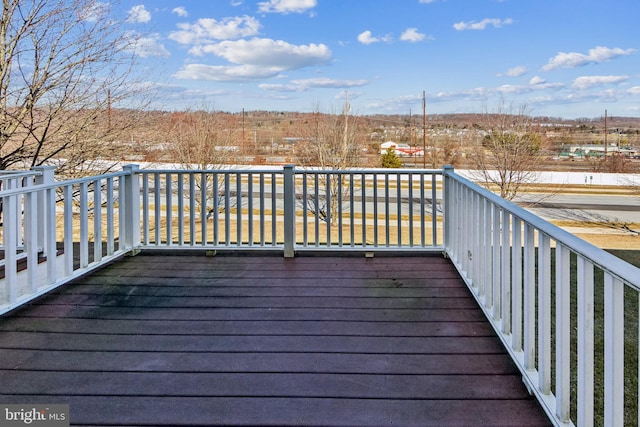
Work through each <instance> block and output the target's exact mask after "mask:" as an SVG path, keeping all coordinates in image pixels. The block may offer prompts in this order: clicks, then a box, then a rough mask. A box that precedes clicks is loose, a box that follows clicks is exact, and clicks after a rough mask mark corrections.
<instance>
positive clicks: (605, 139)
mask: <svg viewBox="0 0 640 427" xmlns="http://www.w3.org/2000/svg"><path fill="white" fill-rule="evenodd" d="M607 133H608V131H607V110H604V159H605V160H607V145H608V141H607Z"/></svg>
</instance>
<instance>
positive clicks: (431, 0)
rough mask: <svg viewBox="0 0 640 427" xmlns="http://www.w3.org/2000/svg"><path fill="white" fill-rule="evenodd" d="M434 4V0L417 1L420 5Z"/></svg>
mask: <svg viewBox="0 0 640 427" xmlns="http://www.w3.org/2000/svg"><path fill="white" fill-rule="evenodd" d="M435 2H436V0H420V1H419V3H422V4H429V3H435Z"/></svg>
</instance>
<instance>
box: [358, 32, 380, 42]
mask: <svg viewBox="0 0 640 427" xmlns="http://www.w3.org/2000/svg"><path fill="white" fill-rule="evenodd" d="M358 41H359V42H360V43H362V44H372V43H378V42H379V41H380V40H379V39H377V38H375V37H372V36H371V31H369V30H367V31H363V32H362V33H360V34H358Z"/></svg>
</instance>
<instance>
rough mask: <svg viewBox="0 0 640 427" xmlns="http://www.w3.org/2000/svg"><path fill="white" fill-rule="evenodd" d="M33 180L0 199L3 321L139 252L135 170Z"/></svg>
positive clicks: (49, 174) (48, 172) (47, 172)
mask: <svg viewBox="0 0 640 427" xmlns="http://www.w3.org/2000/svg"><path fill="white" fill-rule="evenodd" d="M36 172H38V173H37V174H36V175H35V176H36V177H37V179H38V181H36V183H33V185H25V186H17V187H14V188H10V189H6V190H3V191H1V192H0V199H1V200H2V224H1V226H0V234H1V239H2V245H3V246H2V255H3V265H2V266H1V271H2V276H1V278H0V314H2V313H6V312H8V311H10V310H13V309H14V308H16V307H19V306H20V305H22V304H25V303H27V302H29V301H31V300H33V299H34V298H36V297H38V296H40V295H42V294H44V293H46V292H48V291H50V290H51V289H54V288H55V287H57V286H60V285H61V284H63V283H66V282H68V281H69V280H72V279H74V278H76V277H79V276H80V275H82V274H86V273H87V272H89V271H91V270H93V269H95V268H98V267H100V266H102V265H103V264H105V263H106V262H109V261H111V260H112V259H114V258H115V257H118V256H121V255H123V254H125V253H127V252H128V251H130V250H132V249H134V248H135V247H136V246H137V245H138V243H137V242H138V241H139V239H136V238H135V235H134V232H133V230H134V229H136V230H137V229H138V227H133V226H132V224H134V223H135V221H136V218H137V217H136V215H135V214H136V213H137V212H138V209H137V206H138V205H137V204H135V205H134V204H133V200H136V198H135V197H132V196H134V195H136V194H137V193H139V191H138V189H137V183H138V179H137V176H136V175H135V167H126V168H125V170H124V171H122V172H120V173H114V174H109V175H100V176H93V177H88V178H83V179H76V180H71V181H64V182H55V181H54V179H53V170H52V169H50V168H42V169H41V170H39V171H36ZM40 178H42V179H40ZM138 196H139V194H138Z"/></svg>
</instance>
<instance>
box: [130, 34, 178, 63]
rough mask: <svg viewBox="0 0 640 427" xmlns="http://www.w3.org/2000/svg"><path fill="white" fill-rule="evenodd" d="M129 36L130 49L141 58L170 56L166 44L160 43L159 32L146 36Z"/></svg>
mask: <svg viewBox="0 0 640 427" xmlns="http://www.w3.org/2000/svg"><path fill="white" fill-rule="evenodd" d="M129 38H130V40H129V46H128V50H130V51H132V52H133V53H135V54H136V55H137V56H139V57H141V58H150V57H168V56H170V55H171V54H170V53H169V51H168V50H167V49H166V48H165V47H164V45H163V44H162V43H160V35H159V34H157V33H155V34H150V35H148V36H146V37H141V36H139V35H137V34H131V35H130V37H129Z"/></svg>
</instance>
